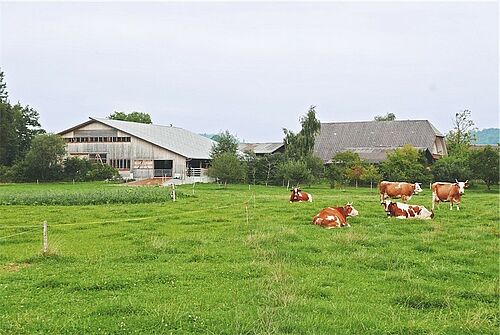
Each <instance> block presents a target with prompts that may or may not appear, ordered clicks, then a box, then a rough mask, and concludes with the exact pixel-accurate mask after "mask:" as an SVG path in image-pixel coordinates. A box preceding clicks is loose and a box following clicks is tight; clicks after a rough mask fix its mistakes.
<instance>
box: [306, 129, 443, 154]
mask: <svg viewBox="0 0 500 335" xmlns="http://www.w3.org/2000/svg"><path fill="white" fill-rule="evenodd" d="M405 144H410V145H412V146H414V147H415V148H417V149H420V150H424V151H425V152H426V154H427V156H428V157H429V159H431V160H434V159H439V158H441V157H443V156H446V155H447V154H448V151H447V150H446V144H445V141H444V135H443V134H442V133H441V132H440V131H439V130H437V129H436V127H434V126H433V125H432V124H431V123H430V122H429V121H427V120H395V121H361V122H331V123H321V131H320V133H319V135H318V136H316V142H315V145H314V153H315V154H316V155H317V156H319V157H320V158H321V159H323V161H324V162H325V163H327V164H328V163H331V160H332V157H333V156H334V155H335V154H337V153H339V152H343V151H351V152H355V153H358V154H359V156H360V157H361V158H362V159H364V160H366V161H368V162H370V163H379V162H381V161H383V160H384V159H385V158H386V157H387V154H388V153H390V152H392V151H394V150H395V149H396V148H400V147H402V146H404V145H405Z"/></svg>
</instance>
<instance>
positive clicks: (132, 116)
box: [107, 111, 152, 124]
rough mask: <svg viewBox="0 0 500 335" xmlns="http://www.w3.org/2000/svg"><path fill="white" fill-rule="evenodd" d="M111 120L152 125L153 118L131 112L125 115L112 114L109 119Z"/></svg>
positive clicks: (120, 113) (119, 113)
mask: <svg viewBox="0 0 500 335" xmlns="http://www.w3.org/2000/svg"><path fill="white" fill-rule="evenodd" d="M107 118H108V119H110V120H120V121H129V122H137V123H147V124H151V123H152V122H151V116H150V115H149V114H148V113H142V112H131V113H128V114H127V113H124V112H116V111H115V112H114V113H113V114H110V115H109V116H108V117H107Z"/></svg>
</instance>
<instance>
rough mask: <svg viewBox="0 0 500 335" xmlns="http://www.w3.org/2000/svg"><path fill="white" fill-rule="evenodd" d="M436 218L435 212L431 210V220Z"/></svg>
mask: <svg viewBox="0 0 500 335" xmlns="http://www.w3.org/2000/svg"><path fill="white" fill-rule="evenodd" d="M432 218H434V210H433V209H432V210H431V219H432Z"/></svg>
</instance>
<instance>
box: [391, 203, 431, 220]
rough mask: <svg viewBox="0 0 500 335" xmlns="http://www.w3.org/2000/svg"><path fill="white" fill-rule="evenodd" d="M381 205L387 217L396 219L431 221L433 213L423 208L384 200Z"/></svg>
mask: <svg viewBox="0 0 500 335" xmlns="http://www.w3.org/2000/svg"><path fill="white" fill-rule="evenodd" d="M382 205H384V210H385V212H386V213H387V215H388V216H392V217H396V218H398V219H432V218H433V217H434V212H432V211H429V210H428V209H427V208H425V207H424V206H418V205H408V204H402V203H400V202H392V201H391V200H385V201H384V202H382Z"/></svg>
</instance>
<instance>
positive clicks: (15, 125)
mask: <svg viewBox="0 0 500 335" xmlns="http://www.w3.org/2000/svg"><path fill="white" fill-rule="evenodd" d="M6 87H7V86H6V84H5V82H4V75H3V72H0V164H1V165H6V166H11V165H13V164H14V162H15V161H16V160H20V159H22V158H24V156H25V154H26V152H27V151H28V149H29V148H30V145H31V140H32V139H33V137H34V136H35V135H36V134H39V133H42V132H44V131H43V130H42V129H41V127H40V123H39V122H38V118H39V115H38V112H37V111H35V110H34V109H33V108H31V107H29V106H26V107H23V106H21V104H20V103H19V102H18V103H17V104H16V105H14V106H12V105H11V104H10V103H9V102H8V101H7V91H6Z"/></svg>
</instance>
